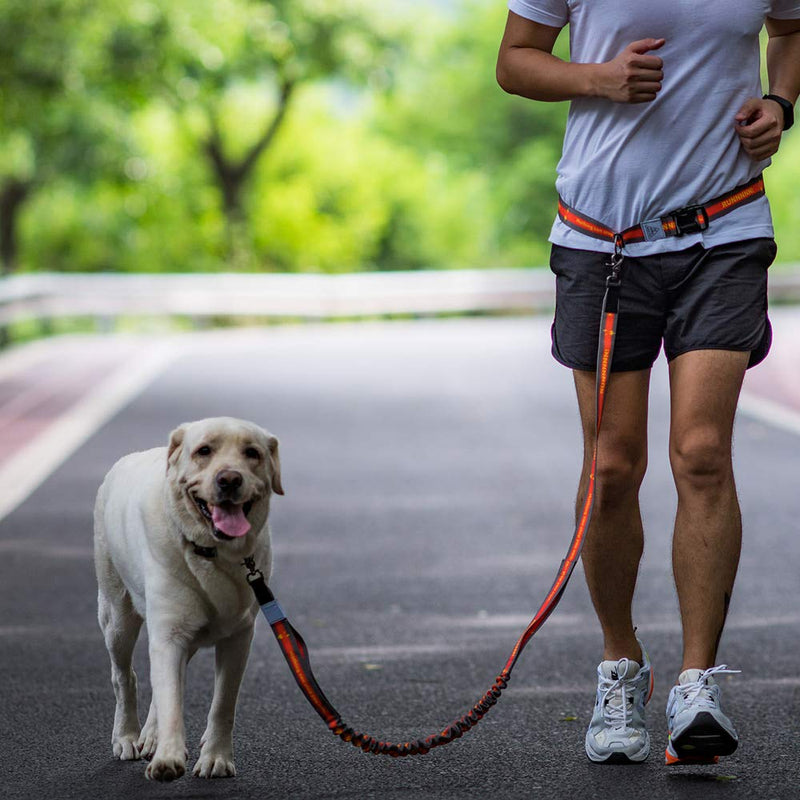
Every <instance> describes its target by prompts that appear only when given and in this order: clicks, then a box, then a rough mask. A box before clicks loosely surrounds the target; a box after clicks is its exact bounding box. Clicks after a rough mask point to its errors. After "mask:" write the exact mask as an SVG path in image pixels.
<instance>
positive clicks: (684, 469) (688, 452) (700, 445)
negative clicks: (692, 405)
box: [670, 426, 732, 491]
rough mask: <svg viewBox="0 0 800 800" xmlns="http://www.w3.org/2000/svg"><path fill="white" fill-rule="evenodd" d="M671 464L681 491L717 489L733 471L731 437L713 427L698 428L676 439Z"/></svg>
mask: <svg viewBox="0 0 800 800" xmlns="http://www.w3.org/2000/svg"><path fill="white" fill-rule="evenodd" d="M670 463H671V465H672V474H673V475H674V477H675V482H676V484H677V485H678V488H679V489H680V488H687V489H690V490H700V491H702V490H706V489H714V488H716V487H719V486H721V485H722V484H723V483H725V482H726V481H727V480H728V479H729V477H730V475H731V472H732V467H731V442H730V437H728V436H727V435H723V434H722V433H720V431H718V430H717V429H716V428H714V427H713V426H707V427H698V428H694V429H692V430H690V431H687V432H684V433H682V434H680V435H677V436H674V437H673V440H672V441H671V442H670Z"/></svg>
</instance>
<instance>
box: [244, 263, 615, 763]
mask: <svg viewBox="0 0 800 800" xmlns="http://www.w3.org/2000/svg"><path fill="white" fill-rule="evenodd" d="M621 264H622V254H621V248H618V251H617V253H616V254H615V255H614V256H613V257H612V260H611V262H610V266H611V270H612V271H611V275H609V277H608V280H607V282H606V293H605V297H604V298H603V312H602V320H601V325H600V338H599V343H598V349H597V383H596V409H597V415H596V423H595V428H596V434H597V435H596V436H595V443H594V453H593V455H592V466H591V471H590V474H589V485H588V488H587V491H586V497H585V498H584V501H583V505H582V508H581V513H580V515H579V516H578V521H577V525H576V527H575V533H574V535H573V537H572V541H571V542H570V546H569V550H568V551H567V555H566V556H565V558H564V559H563V560H562V562H561V566H560V567H559V570H558V573H557V575H556V578H555V581H554V582H553V585H552V587H551V588H550V591H549V592H548V593H547V595H546V596H545V598H544V600H543V601H542V604H541V606H540V607H539V610H538V611H537V612H536V614H534V616H533V619H532V620H531V621H530V623H529V624H528V627H527V628H526V629H525V631H524V633H523V634H522V636H520V638H519V639H518V641H517V643H516V644H515V645H514V649H513V650H512V651H511V655H510V656H509V658H508V661H507V662H506V664H505V666H504V667H503V670H502V671H501V672H500V674H499V675H498V676H497V678H495V681H494V683H493V684H492V685H491V687H490V688H489V690H488V691H487V692H486V693H485V694H484V695H483V696H482V697H481V698H480V700H478V702H477V703H475V705H474V706H473V707H472V708H471V709H470V710H469V711H468V712H467V713H466V714H464V715H462V716H461V717H459V718H458V719H456V720H454V721H453V722H451V723H450V724H449V725H448V726H447V727H445V728H444V730H442V731H441V732H439V733H435V734H432V735H430V736H427V737H425V738H424V739H416V740H413V741H408V742H401V743H396V742H384V741H381V740H379V739H376V738H375V737H374V736H370V735H369V734H366V733H361V732H360V731H356V730H354V729H353V728H350V727H348V726H347V725H346V724H345V723H344V722H343V721H342V716H341V714H339V712H338V711H337V710H336V708H335V707H334V706H333V704H332V703H331V702H330V700H328V698H327V697H326V696H325V693H324V692H323V691H322V689H321V687H320V685H319V684H318V683H317V680H316V678H315V677H314V672H313V670H312V669H311V661H310V659H309V654H308V647H307V646H306V643H305V642H304V641H303V637H302V636H301V635H300V634H299V633H298V632H297V631H296V630H295V629H294V628H293V627H292V625H291V623H290V622H289V620H288V619H287V618H286V614H285V613H284V611H283V609H282V608H281V606H280V603H278V601H277V600H275V597H274V595H273V594H272V592H271V591H270V589H269V587H268V586H267V584H266V582H265V580H264V575H263V574H262V573H261V571H260V570H258V569H256V566H255V561H254V560H253V559H252V558H248V559H245V562H244V565H245V566H246V567H247V569H248V570H249V572H248V575H247V582H248V583H249V584H250V587H251V588H252V590H253V592H254V593H255V596H256V598H257V600H258V604H259V606H260V607H261V611H262V612H263V614H264V616H265V617H266V619H267V622H269V624H270V627H271V628H272V632H273V634H274V635H275V638H276V639H277V641H278V645H279V646H280V648H281V652H282V653H283V655H284V658H285V659H286V662H287V663H288V664H289V669H290V670H291V672H292V675H294V679H295V681H297V685H298V686H299V687H300V691H302V692H303V694H304V695H305V697H306V699H307V700H308V702H309V703H310V704H311V706H312V707H313V708H314V710H315V711H316V712H317V713H318V714H319V715H320V717H322V719H323V720H324V721H325V724H326V725H327V726H328V728H329V730H330V731H331V732H332V733H333V734H334V735H335V736H338V737H339V738H340V739H342V740H343V741H345V742H349V743H350V744H352V745H353V746H354V747H359V748H361V750H363V751H364V752H365V753H375V754H378V755H389V756H393V757H395V758H396V757H399V756H409V755H424V754H425V753H428V752H430V751H431V750H432V749H433V748H435V747H441V746H442V745H446V744H449V743H450V742H452V741H453V740H454V739H458V738H460V737H461V736H463V735H464V734H465V733H466V732H467V731H469V730H470V729H471V728H473V727H474V726H475V725H477V724H478V722H480V720H481V719H482V718H483V717H484V715H486V714H487V713H488V712H489V711H490V710H491V708H492V706H493V705H495V703H497V701H498V699H499V698H500V695H501V694H502V692H503V690H504V689H505V688H506V686H508V681H509V680H510V678H511V671H512V670H513V669H514V665H515V664H516V663H517V660H518V659H519V657H520V655H521V654H522V651H523V650H524V649H525V647H526V646H527V644H528V642H529V641H530V640H531V639H532V638H533V635H534V634H535V633H536V631H538V630H539V628H541V627H542V625H543V624H544V622H545V620H546V619H547V618H548V617H549V616H550V614H551V613H552V612H553V610H554V609H555V607H556V606H557V605H558V602H559V600H560V599H561V596H562V595H563V594H564V590H565V589H566V587H567V583H568V581H569V579H570V576H571V575H572V572H573V570H574V569H575V564H576V563H577V561H578V558H579V556H580V553H581V549H582V547H583V541H584V539H585V537H586V531H587V530H588V528H589V523H590V521H591V517H592V508H593V507H594V496H595V472H596V467H597V440H598V438H599V433H600V422H601V420H602V416H603V406H604V403H605V396H606V389H607V386H608V377H609V374H610V370H611V359H612V357H613V354H614V336H615V334H616V329H617V316H618V312H619V287H620V279H619V269H620V266H621Z"/></svg>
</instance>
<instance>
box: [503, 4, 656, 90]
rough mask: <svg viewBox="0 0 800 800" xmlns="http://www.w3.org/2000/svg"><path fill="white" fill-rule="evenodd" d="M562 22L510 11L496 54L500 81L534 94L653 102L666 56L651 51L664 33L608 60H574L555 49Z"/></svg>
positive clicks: (635, 44) (506, 87) (508, 88)
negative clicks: (551, 22)
mask: <svg viewBox="0 0 800 800" xmlns="http://www.w3.org/2000/svg"><path fill="white" fill-rule="evenodd" d="M560 30H561V29H560V28H553V27H551V26H549V25H541V24H540V23H538V22H533V21H532V20H529V19H525V17H521V16H519V14H515V13H514V12H513V11H509V12H508V21H507V23H506V30H505V33H504V34H503V41H502V42H501V43H500V53H499V55H498V57H497V82H498V83H499V84H500V86H501V87H502V88H503V89H504V90H505V91H506V92H509V94H518V95H522V96H523V97H528V98H530V99H531V100H548V101H557V100H574V99H575V98H578V97H604V98H606V99H608V100H613V101H615V102H617V103H649V102H650V101H652V100H655V97H656V94H658V92H659V91H660V90H661V81H662V79H663V77H664V75H663V72H662V66H663V64H662V61H661V59H660V58H658V57H657V56H649V55H646V54H647V53H648V52H649V51H650V50H657V49H658V48H659V47H661V46H662V45H663V44H664V40H663V39H641V40H640V41H637V42H632V43H631V44H629V45H628V46H627V47H626V48H625V49H624V50H623V51H622V52H621V53H620V54H619V55H618V56H617V57H616V58H614V59H612V60H611V61H608V62H606V63H604V64H574V63H572V62H570V61H562V60H561V59H560V58H556V56H554V55H553V45H554V44H555V42H556V39H557V38H558V34H559V31H560Z"/></svg>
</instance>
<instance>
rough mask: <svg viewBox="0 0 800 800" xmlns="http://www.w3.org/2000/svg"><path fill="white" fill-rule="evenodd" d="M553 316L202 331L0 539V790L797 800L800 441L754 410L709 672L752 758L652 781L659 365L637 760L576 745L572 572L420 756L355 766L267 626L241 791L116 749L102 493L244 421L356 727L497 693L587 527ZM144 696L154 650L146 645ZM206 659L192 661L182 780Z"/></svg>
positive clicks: (292, 584) (664, 500)
mask: <svg viewBox="0 0 800 800" xmlns="http://www.w3.org/2000/svg"><path fill="white" fill-rule="evenodd" d="M547 327H548V326H547V323H546V322H545V321H544V320H539V319H534V320H503V319H500V320H498V319H493V320H490V319H476V320H452V321H440V322H419V323H391V324H369V323H367V324H362V325H354V326H344V325H343V326H334V327H330V328H319V327H304V328H297V329H293V328H275V329H266V330H262V331H255V332H254V331H248V332H230V333H219V334H218V333H210V334H201V335H195V336H194V337H193V338H192V339H191V340H186V343H188V344H190V347H188V348H183V354H182V355H181V356H180V357H179V358H177V360H176V361H175V362H174V363H173V364H172V366H171V367H170V368H169V369H168V370H166V371H165V372H164V373H162V374H161V375H160V376H159V377H158V378H157V379H156V380H155V381H154V382H153V383H152V384H151V385H150V386H149V387H148V388H147V389H146V391H144V393H143V394H141V395H140V396H139V397H138V398H137V399H136V400H134V401H133V402H132V403H130V404H129V405H128V406H127V407H126V408H125V409H124V410H123V411H122V412H121V413H119V414H117V415H116V416H115V417H114V418H113V419H112V420H111V421H110V422H108V423H107V424H105V425H104V426H103V427H102V428H101V429H100V430H99V431H98V432H97V433H96V434H95V435H94V436H93V437H92V438H91V439H90V440H89V441H88V442H87V443H86V444H85V445H84V446H83V447H82V448H80V449H79V450H78V452H77V453H76V454H74V455H73V456H72V457H71V458H70V459H69V461H68V462H67V463H66V464H64V465H63V466H62V467H61V468H60V469H58V470H57V471H56V472H55V473H54V474H53V475H52V476H51V477H50V478H49V479H48V480H47V481H46V482H45V483H44V484H43V485H42V486H41V487H40V488H39V489H38V490H37V491H36V492H35V493H34V494H33V495H32V496H31V497H30V498H29V499H28V500H27V501H26V502H24V503H23V504H22V505H21V506H20V507H19V508H18V509H17V510H16V511H15V512H13V513H12V514H11V515H10V516H8V517H7V518H6V519H5V520H4V521H3V522H2V524H1V525H0V555H1V556H2V558H1V559H0V613H2V621H1V622H0V647H1V648H2V650H0V670H1V672H0V675H1V676H2V680H0V709H2V713H1V714H0V775H1V776H2V777H0V783H1V784H2V791H0V796H2V797H3V798H4V799H7V800H14V799H15V798H52V800H61V798H64V799H66V798H81V800H83V799H84V798H114V800H124V799H125V798H172V797H186V798H226V799H227V798H256V797H258V798H354V799H355V798H358V799H359V800H361V799H362V798H373V797H374V798H386V800H390V799H392V798H467V797H481V798H483V797H495V798H502V799H505V798H528V797H542V798H562V797H563V798H567V797H569V798H578V797H580V798H595V797H596V798H615V799H616V798H627V797H631V798H633V797H637V798H638V797H643V796H646V797H649V798H684V797H686V798H694V797H698V798H700V797H702V798H706V797H729V798H744V797H747V798H749V799H750V800H752V799H753V798H759V799H761V798H796V797H800V784H799V783H798V779H799V778H800V766H799V764H800V756H799V755H798V744H797V742H798V722H797V720H798V713H799V712H800V674H799V672H798V667H797V664H798V656H799V655H800V654H799V653H798V650H800V635H799V634H800V613H799V612H798V599H800V589H798V572H799V571H800V570H799V568H800V536H798V535H797V534H798V519H800V492H798V483H797V474H798V470H797V467H798V444H799V443H800V442H799V441H798V436H797V435H794V434H791V433H787V432H786V431H783V430H780V429H777V428H774V427H771V426H770V425H767V424H764V423H763V422H760V421H757V420H754V419H751V418H748V417H745V416H742V417H741V418H740V420H739V421H738V423H737V431H736V464H737V476H738V484H739V490H740V496H741V503H742V508H743V516H744V524H745V528H746V536H745V544H744V552H743V556H742V561H741V567H740V573H739V579H738V583H737V587H736V591H735V593H734V597H733V601H732V605H731V609H730V616H729V623H728V628H727V631H726V634H725V636H724V638H723V643H722V652H721V659H722V660H723V661H724V662H726V663H728V664H729V665H730V666H732V667H735V668H740V669H742V674H741V675H737V676H733V677H732V678H730V679H728V680H726V681H725V683H724V698H725V705H726V709H727V711H728V712H729V713H730V715H731V716H732V717H733V719H734V720H735V722H736V724H737V727H738V728H739V732H740V736H741V741H742V744H741V746H740V748H739V750H738V751H737V753H736V754H735V755H734V756H732V757H730V758H727V759H725V760H724V762H723V763H722V764H720V765H719V766H717V767H706V768H699V767H695V768H673V769H672V770H668V769H666V768H665V767H664V766H663V757H662V752H663V748H664V746H665V743H666V730H665V722H664V716H663V709H664V704H665V702H666V696H667V693H668V691H669V688H670V685H671V683H672V681H673V680H674V677H675V674H676V672H677V670H678V667H679V663H680V629H679V624H678V617H677V603H676V600H675V597H674V591H673V584H672V578H671V574H670V568H669V539H670V528H671V523H672V519H673V514H674V503H675V495H674V490H673V488H672V486H671V483H670V480H669V472H668V464H667V457H666V426H667V405H666V386H665V372H666V370H665V365H664V362H663V361H660V362H659V364H658V366H657V369H656V374H655V377H654V383H653V389H652V414H651V422H650V428H651V445H650V446H651V456H650V469H649V473H648V477H647V479H646V482H645V485H644V488H643V496H642V504H643V513H644V518H645V526H646V531H647V533H646V537H647V538H646V550H645V556H644V561H643V564H642V570H641V579H640V587H639V591H638V594H637V598H636V609H635V611H636V614H635V616H636V622H637V624H638V626H639V631H640V635H641V636H642V638H643V639H644V641H645V642H646V644H647V647H648V650H649V652H650V655H651V658H652V661H653V664H654V668H655V671H656V688H655V693H654V696H653V700H652V702H651V705H650V706H649V716H648V727H649V729H650V733H651V737H652V739H653V752H652V754H651V756H650V759H649V760H648V762H647V763H646V764H644V765H642V766H633V767H619V766H608V767H598V766H595V765H591V764H589V762H588V761H587V760H586V757H585V755H584V752H583V735H584V730H585V725H586V724H587V722H588V719H589V716H590V711H591V706H592V702H593V695H594V670H595V666H596V663H597V660H598V658H599V653H600V637H599V633H598V631H597V627H596V625H595V622H594V617H593V613H592V611H591V607H590V602H589V598H588V595H587V592H586V589H585V587H584V585H583V579H582V574H581V572H580V568H579V569H578V570H577V571H576V574H575V576H574V578H573V581H572V583H571V584H570V586H569V588H568V590H567V592H566V595H565V597H564V599H563V601H562V602H561V605H560V606H559V608H558V610H557V611H556V612H555V614H554V615H553V616H552V617H551V619H550V620H549V621H548V623H547V624H546V625H545V626H544V628H543V629H542V630H541V632H540V633H539V634H537V636H536V638H535V639H534V640H533V642H532V643H531V645H530V646H529V648H528V650H527V651H526V652H525V654H524V656H523V658H522V660H521V661H520V663H519V664H518V665H517V668H516V670H515V673H514V677H513V681H512V683H511V685H510V687H509V689H508V691H507V693H506V694H505V695H504V697H503V699H502V700H501V701H500V703H499V704H498V705H497V706H496V707H495V708H494V709H493V710H492V712H491V714H489V715H488V716H487V717H486V718H485V719H484V721H483V722H482V723H481V724H480V725H479V726H478V727H477V728H476V729H475V730H474V731H472V732H471V733H470V734H468V735H467V736H465V737H464V738H462V739H460V740H458V741H456V742H454V743H453V744H451V745H450V746H448V747H447V748H443V749H440V750H436V751H434V752H433V753H431V754H430V755H428V756H425V757H424V758H414V759H403V760H400V759H397V760H395V759H389V758H379V757H374V756H367V755H364V754H362V753H360V752H358V751H356V750H355V749H353V748H351V747H348V746H345V745H343V744H342V743H341V742H339V741H338V740H336V739H334V738H333V737H332V736H331V735H330V734H329V733H328V732H327V730H326V729H325V727H324V726H323V724H322V723H321V721H320V720H319V719H318V718H317V717H316V715H315V714H314V712H313V711H312V710H311V708H310V707H308V706H307V705H306V704H305V702H304V700H303V698H302V697H301V695H300V693H299V691H298V690H297V688H296V686H295V685H294V682H293V679H292V677H291V675H290V674H289V672H288V670H287V669H286V667H285V664H284V663H283V660H282V658H281V656H280V654H279V651H278V649H277V646H276V644H275V642H274V640H273V639H272V636H271V634H270V633H269V630H268V628H267V626H266V624H264V623H263V621H260V622H259V627H258V631H257V635H256V640H255V643H254V648H253V652H252V656H251V660H250V665H249V668H248V672H247V674H246V676H245V681H244V685H243V690H242V694H241V697H240V703H239V713H238V721H237V730H236V738H235V742H236V762H237V767H238V771H239V774H238V776H237V777H236V778H235V779H230V780H218V781H208V782H206V781H202V780H200V779H196V778H192V777H185V778H183V779H181V780H180V781H178V782H176V783H173V784H169V785H156V784H151V783H148V782H146V781H145V779H144V777H143V773H144V765H143V763H142V762H138V763H137V762H127V763H122V762H119V761H114V760H113V759H112V757H111V748H110V743H109V742H110V733H111V723H112V717H113V702H114V701H113V693H112V690H111V684H110V680H109V668H108V660H107V656H106V652H105V648H104V646H103V643H102V639H101V636H100V632H99V629H98V627H97V623H96V620H95V584H94V574H93V567H92V560H91V511H92V503H93V498H94V493H95V491H96V489H97V487H98V485H99V483H100V482H101V480H102V477H103V475H104V473H105V472H106V470H107V469H108V468H109V467H110V466H111V464H112V463H113V462H114V461H115V460H116V459H117V458H118V457H119V456H121V455H123V454H125V453H126V452H129V451H131V450H136V449H145V448H147V447H150V446H154V445H159V444H162V443H165V442H166V437H167V435H168V433H169V431H170V430H171V429H172V428H173V427H174V426H176V425H177V424H178V423H180V422H182V421H185V420H190V419H197V418H201V417H205V416H211V415H217V414H229V415H234V416H240V417H244V418H248V419H252V420H255V421H257V422H259V423H261V424H263V425H264V426H265V427H267V428H269V429H270V430H271V431H272V432H274V433H275V434H276V435H278V437H279V438H280V441H281V452H282V463H283V484H284V487H285V489H286V496H285V497H283V498H277V499H276V501H275V502H274V504H273V515H272V530H273V540H274V543H275V551H276V569H275V574H274V579H273V581H272V586H273V588H274V590H275V592H276V594H277V595H278V597H279V598H280V600H281V602H282V604H283V605H284V607H285V608H286V610H287V612H288V613H289V616H290V618H291V619H292V621H293V623H294V624H295V626H296V627H298V628H299V630H300V631H301V632H302V633H303V635H304V636H305V638H306V641H307V642H308V644H309V647H310V649H311V653H312V660H313V664H314V667H315V671H316V673H317V677H318V678H319V680H320V682H321V684H322V686H323V688H324V689H325V691H326V693H327V694H328V695H329V697H330V698H331V699H332V700H333V702H334V703H335V704H336V705H337V707H338V708H339V710H340V711H342V713H343V714H344V715H345V718H346V719H347V720H348V721H349V722H350V723H351V724H353V725H354V726H356V727H358V728H360V729H361V730H365V731H368V732H370V733H373V734H375V735H377V736H380V737H381V738H388V739H408V738H412V737H416V736H419V735H427V734H429V733H432V732H435V731H436V730H437V729H440V728H441V727H442V726H443V725H444V724H445V723H448V722H449V721H451V720H452V719H453V718H454V717H456V716H459V715H460V714H461V713H462V712H463V711H465V710H466V709H467V708H468V707H469V706H471V705H472V704H473V703H474V702H475V701H476V700H477V699H478V697H479V696H480V695H481V694H482V693H483V692H484V691H485V689H486V688H488V686H489V684H490V683H491V681H492V680H493V678H494V676H495V675H496V674H497V672H498V670H499V669H500V668H501V667H502V665H503V664H504V662H505V660H506V657H507V655H508V653H509V651H510V649H511V647H512V645H513V643H514V641H515V640H516V638H517V636H518V635H519V633H520V632H521V630H522V629H523V628H524V626H525V624H526V623H527V621H528V618H529V616H530V615H531V614H532V612H533V611H534V610H535V608H536V607H537V606H538V604H539V602H540V600H541V598H542V597H543V595H544V593H545V592H546V591H547V589H548V588H549V587H550V584H551V582H552V578H553V576H554V574H555V570H556V568H557V566H558V564H559V561H560V559H561V558H562V556H563V553H564V551H565V549H566V547H567V544H568V542H569V539H570V536H571V533H572V530H571V528H572V522H571V518H572V504H573V495H574V487H575V484H576V481H577V474H578V468H579V453H580V440H579V426H578V419H577V413H576V410H575V404H574V400H573V389H572V385H571V378H570V375H569V373H568V372H567V371H566V370H564V369H563V368H561V367H558V366H557V365H556V364H555V363H554V362H552V361H551V359H550V356H549V353H548V341H547V339H548V337H547ZM136 664H137V672H138V674H139V679H140V693H141V694H142V696H143V698H144V699H143V700H142V703H141V705H142V707H143V709H146V702H147V697H148V694H149V683H148V670H147V662H146V648H145V647H144V646H142V643H141V642H140V646H139V649H138V651H137V658H136ZM212 675H213V657H212V654H211V653H210V652H201V653H200V654H199V655H198V656H197V658H196V659H195V660H194V661H193V662H192V664H191V665H190V668H189V678H188V691H187V699H186V707H187V711H186V714H187V734H188V743H189V747H190V752H191V754H190V765H191V764H192V763H193V759H194V758H195V757H196V755H197V751H198V740H199V736H200V734H201V732H202V729H203V724H204V721H205V714H206V711H207V707H208V703H209V701H210V696H211V686H212Z"/></svg>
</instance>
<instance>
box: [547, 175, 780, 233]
mask: <svg viewBox="0 0 800 800" xmlns="http://www.w3.org/2000/svg"><path fill="white" fill-rule="evenodd" d="M763 195H764V178H763V176H761V175H759V176H758V177H756V178H753V180H751V181H749V182H748V183H743V184H742V185H741V186H737V187H736V188H735V189H733V190H731V191H730V192H726V193H725V194H723V195H720V196H719V197H715V198H714V199H713V200H709V201H708V202H707V203H705V204H703V205H695V206H686V207H684V208H679V209H677V210H675V211H670V212H669V214H665V215H664V216H663V217H654V218H653V219H648V220H645V221H644V222H640V223H639V224H638V225H633V226H631V227H630V228H626V229H625V230H624V231H621V232H619V233H617V232H615V231H613V230H612V229H611V228H609V227H608V226H606V225H603V223H602V222H598V221H597V220H596V219H592V218H591V217H587V216H586V215H585V214H581V213H580V211H576V210H575V209H574V208H570V206H568V205H567V204H566V203H565V202H564V201H563V200H562V199H561V198H560V197H559V198H558V216H559V218H560V219H561V221H562V222H563V223H564V224H565V225H567V226H568V227H570V228H572V229H573V230H576V231H580V232H581V233H583V234H585V235H586V236H591V237H592V238H594V239H602V240H603V241H605V242H613V243H614V244H615V245H616V246H617V247H618V248H621V247H624V246H625V245H628V244H635V243H637V242H654V241H657V240H659V239H666V238H667V237H669V236H685V235H686V234H687V233H700V231H704V230H706V228H708V226H709V223H710V222H712V221H713V220H715V219H719V218H720V217H724V216H725V215H726V214H729V213H730V212H731V211H733V210H734V209H735V208H739V207H740V206H744V205H747V203H752V202H753V201H754V200H757V199H758V198H759V197H763Z"/></svg>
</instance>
